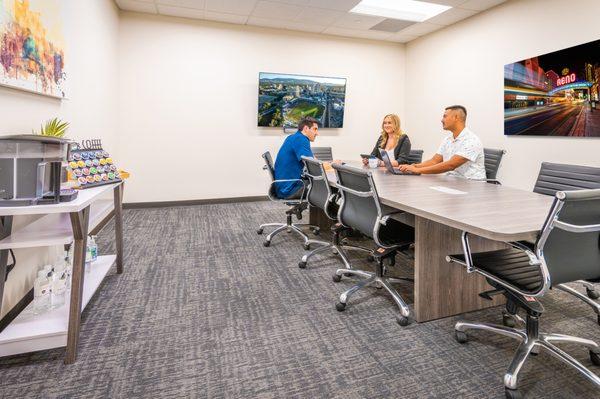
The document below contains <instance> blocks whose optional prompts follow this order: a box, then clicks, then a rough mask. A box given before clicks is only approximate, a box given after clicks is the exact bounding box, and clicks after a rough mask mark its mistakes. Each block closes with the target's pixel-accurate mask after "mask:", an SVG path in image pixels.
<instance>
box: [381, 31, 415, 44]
mask: <svg viewBox="0 0 600 399" xmlns="http://www.w3.org/2000/svg"><path fill="white" fill-rule="evenodd" d="M417 37H419V36H413V35H403V34H400V33H394V34H393V35H392V36H390V37H388V38H387V39H385V40H386V41H389V42H396V43H408V42H410V41H411V40H415V39H416V38H417Z"/></svg>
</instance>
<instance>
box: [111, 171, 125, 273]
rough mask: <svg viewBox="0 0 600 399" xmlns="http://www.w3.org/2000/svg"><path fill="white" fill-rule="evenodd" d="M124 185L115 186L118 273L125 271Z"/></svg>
mask: <svg viewBox="0 0 600 399" xmlns="http://www.w3.org/2000/svg"><path fill="white" fill-rule="evenodd" d="M123 185H124V183H121V184H119V185H118V186H117V187H115V188H114V191H113V193H114V199H115V245H116V247H117V261H116V263H117V274H121V273H123V188H124V187H123Z"/></svg>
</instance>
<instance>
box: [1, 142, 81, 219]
mask: <svg viewBox="0 0 600 399" xmlns="http://www.w3.org/2000/svg"><path fill="white" fill-rule="evenodd" d="M68 151H69V141H68V140H65V139H60V138H56V137H48V136H40V135H14V136H0V207H3V206H4V207H6V206H27V205H39V204H56V203H59V202H60V201H61V197H60V195H61V191H60V184H61V174H62V164H63V161H66V159H67V155H68ZM71 199H73V198H71Z"/></svg>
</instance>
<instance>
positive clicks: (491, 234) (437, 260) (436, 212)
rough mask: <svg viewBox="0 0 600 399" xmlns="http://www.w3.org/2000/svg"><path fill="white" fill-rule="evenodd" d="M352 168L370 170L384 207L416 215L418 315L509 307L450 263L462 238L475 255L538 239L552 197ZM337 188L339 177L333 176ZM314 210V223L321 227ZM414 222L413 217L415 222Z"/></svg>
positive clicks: (454, 179) (479, 183)
mask: <svg viewBox="0 0 600 399" xmlns="http://www.w3.org/2000/svg"><path fill="white" fill-rule="evenodd" d="M346 164H347V165H348V166H355V167H359V168H362V169H365V170H368V171H369V172H370V173H371V174H372V176H373V179H374V182H375V186H376V189H377V193H378V195H379V198H380V200H381V202H382V203H383V204H384V205H386V206H389V207H391V208H394V209H397V210H401V211H404V212H406V213H407V214H410V215H414V228H415V260H414V280H415V283H414V317H415V319H416V321H417V322H424V321H428V320H434V319H439V318H443V317H448V316H452V315H456V314H460V313H465V312H470V311H474V310H479V309H483V308H487V307H491V306H497V305H501V304H502V303H504V297H503V296H502V295H496V296H494V297H493V300H492V301H490V300H488V299H484V298H482V297H480V296H479V295H478V294H479V293H481V292H483V291H486V290H491V289H493V288H492V287H491V286H490V285H488V284H487V282H486V280H485V279H484V278H483V277H482V276H480V275H478V274H476V273H467V272H466V269H465V268H463V267H460V266H458V265H455V264H454V265H453V264H449V263H448V262H446V255H449V254H457V253H462V252H463V250H462V244H461V233H462V232H463V231H466V232H468V233H470V234H469V242H470V245H471V249H472V251H473V252H480V251H489V250H495V249H502V248H506V247H507V244H506V242H511V241H520V240H529V241H534V240H535V239H536V238H537V235H538V233H539V231H540V230H541V228H542V224H543V223H544V220H545V218H546V216H547V215H548V211H549V209H550V206H551V204H552V201H553V198H552V197H550V196H546V195H541V194H537V193H534V192H532V191H526V190H520V189H515V188H511V187H507V186H503V185H496V184H490V183H486V182H482V181H474V180H467V179H463V178H460V177H454V176H448V175H413V176H409V175H394V174H391V173H389V172H388V171H387V170H385V168H377V169H369V168H368V167H366V166H363V165H362V163H361V162H354V161H347V162H346ZM327 177H328V180H329V184H330V185H332V186H336V183H337V180H336V177H335V171H333V170H328V171H327ZM315 217H318V214H317V213H316V212H311V215H310V219H311V220H310V222H311V224H312V223H314V222H316V220H315ZM410 219H411V221H412V217H410Z"/></svg>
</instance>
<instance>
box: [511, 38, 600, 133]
mask: <svg viewBox="0 0 600 399" xmlns="http://www.w3.org/2000/svg"><path fill="white" fill-rule="evenodd" d="M599 84H600V40H596V41H593V42H590V43H586V44H582V45H579V46H575V47H570V48H567V49H564V50H560V51H556V52H553V53H548V54H544V55H540V56H538V57H533V58H529V59H527V60H524V61H519V62H515V63H513V64H509V65H506V66H505V67H504V134H505V135H529V136H573V137H600V104H598V98H599V96H600V87H599Z"/></svg>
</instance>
